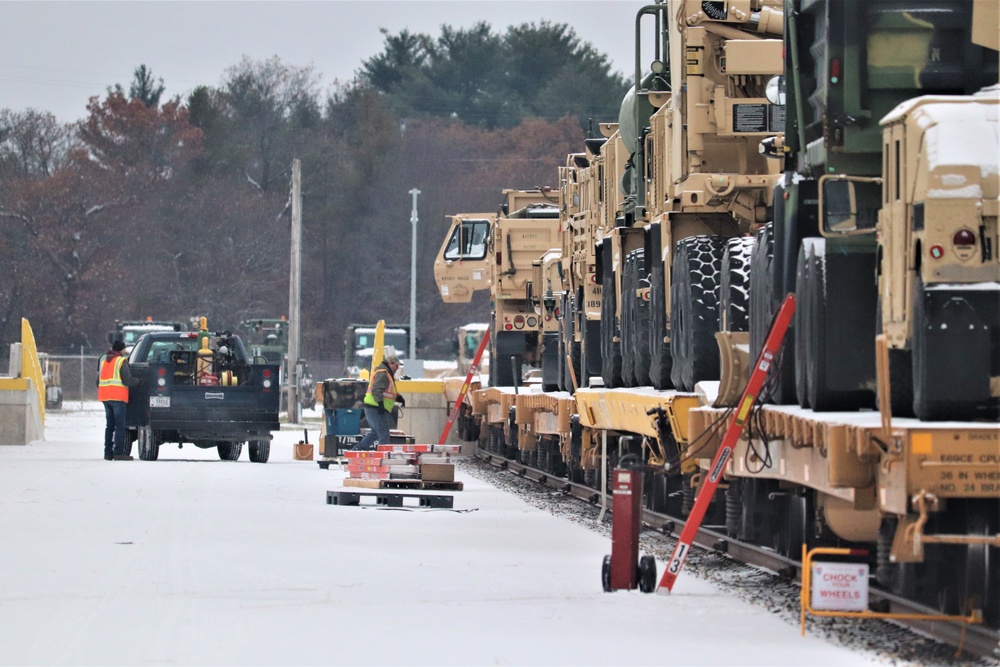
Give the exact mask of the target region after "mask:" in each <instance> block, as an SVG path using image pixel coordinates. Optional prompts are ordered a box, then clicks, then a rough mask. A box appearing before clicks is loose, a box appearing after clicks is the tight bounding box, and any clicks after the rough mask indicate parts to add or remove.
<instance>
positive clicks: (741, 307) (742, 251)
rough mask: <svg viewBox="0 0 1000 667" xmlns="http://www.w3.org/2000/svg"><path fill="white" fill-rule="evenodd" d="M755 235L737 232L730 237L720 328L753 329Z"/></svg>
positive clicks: (721, 285)
mask: <svg viewBox="0 0 1000 667" xmlns="http://www.w3.org/2000/svg"><path fill="white" fill-rule="evenodd" d="M753 246H754V239H753V237H752V236H736V237H733V238H731V239H729V240H728V241H726V250H725V252H724V253H723V254H722V274H721V276H720V279H719V330H720V331H749V330H750V266H751V264H750V256H751V254H752V253H753Z"/></svg>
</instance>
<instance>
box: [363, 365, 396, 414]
mask: <svg viewBox="0 0 1000 667" xmlns="http://www.w3.org/2000/svg"><path fill="white" fill-rule="evenodd" d="M379 373H385V374H386V375H388V376H389V386H388V387H386V388H385V391H384V392H383V393H382V406H383V407H384V408H385V409H386V410H387V411H388V412H392V409H393V408H394V407H395V406H396V395H397V394H396V379H395V378H394V377H392V373H390V372H389V370H388V369H386V368H382V367H381V366H379V367H378V368H376V369H375V372H374V373H372V378H371V380H369V381H368V393H366V394H365V403H366V404H367V405H370V406H372V407H376V408H377V407H378V401H376V400H375V395H374V394H372V387H373V386H375V378H377V377H378V374H379Z"/></svg>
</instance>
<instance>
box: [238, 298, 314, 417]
mask: <svg viewBox="0 0 1000 667" xmlns="http://www.w3.org/2000/svg"><path fill="white" fill-rule="evenodd" d="M242 326H243V330H244V331H245V332H246V337H247V347H248V349H249V351H250V355H251V356H252V357H254V358H256V357H262V358H264V359H266V360H267V362H268V363H271V364H280V366H281V386H282V387H285V385H286V384H287V381H288V377H289V374H290V371H289V369H288V326H289V322H288V320H287V319H286V318H285V317H284V316H282V317H280V318H268V317H258V318H253V319H249V320H244V321H243V322H242ZM300 363H301V364H302V367H301V371H300V374H299V405H301V406H302V408H303V409H306V410H311V409H312V408H313V407H315V406H316V382H315V380H313V377H312V373H310V372H309V365H308V364H306V362H305V361H301V362H300ZM286 393H287V392H282V409H283V410H284V409H287V405H286V403H287V399H286V398H285V395H286Z"/></svg>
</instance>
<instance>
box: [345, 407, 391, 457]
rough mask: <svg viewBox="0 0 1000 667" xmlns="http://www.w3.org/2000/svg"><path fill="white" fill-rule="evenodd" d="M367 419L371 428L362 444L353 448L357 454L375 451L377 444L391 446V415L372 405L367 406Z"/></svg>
mask: <svg viewBox="0 0 1000 667" xmlns="http://www.w3.org/2000/svg"><path fill="white" fill-rule="evenodd" d="M365 418H366V419H367V420H368V426H369V427H370V428H371V430H370V431H368V435H366V436H365V437H363V438H361V442H359V443H358V444H356V445H354V447H352V448H351V450H352V451H355V452H369V451H371V450H373V449H375V442H376V441H378V444H380V445H388V444H389V413H388V412H383V411H382V410H380V409H378V408H374V407H372V406H370V405H366V406H365Z"/></svg>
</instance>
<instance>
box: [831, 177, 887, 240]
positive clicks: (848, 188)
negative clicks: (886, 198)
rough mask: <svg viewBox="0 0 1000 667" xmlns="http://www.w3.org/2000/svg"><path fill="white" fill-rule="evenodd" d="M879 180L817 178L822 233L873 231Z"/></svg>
mask: <svg viewBox="0 0 1000 667" xmlns="http://www.w3.org/2000/svg"><path fill="white" fill-rule="evenodd" d="M881 202H882V179H879V178H862V177H856V176H844V175H828V176H823V177H822V178H820V195H819V203H820V207H819V208H820V228H821V230H822V232H823V235H824V236H827V235H843V234H867V233H871V232H873V231H875V225H876V224H877V223H878V212H879V208H880V207H881Z"/></svg>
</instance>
